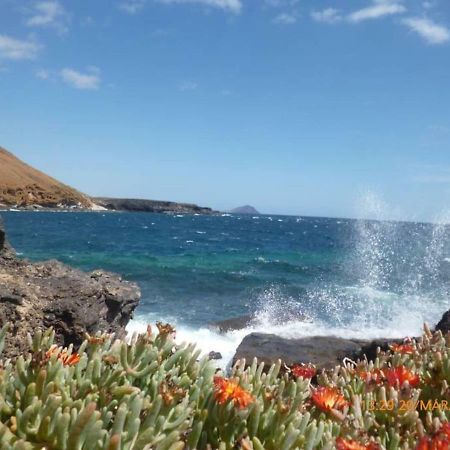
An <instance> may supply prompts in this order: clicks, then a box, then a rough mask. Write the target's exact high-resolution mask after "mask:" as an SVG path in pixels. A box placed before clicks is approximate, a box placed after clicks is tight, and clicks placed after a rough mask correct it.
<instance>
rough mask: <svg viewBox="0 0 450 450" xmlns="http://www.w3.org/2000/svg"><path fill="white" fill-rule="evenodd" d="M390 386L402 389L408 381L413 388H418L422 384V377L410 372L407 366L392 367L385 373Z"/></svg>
mask: <svg viewBox="0 0 450 450" xmlns="http://www.w3.org/2000/svg"><path fill="white" fill-rule="evenodd" d="M384 374H385V376H386V379H387V382H388V384H389V386H393V387H396V386H397V385H398V386H399V387H402V386H403V384H404V383H405V382H406V381H407V382H408V383H409V385H410V386H411V387H413V388H414V387H416V386H418V385H419V383H420V377H419V375H417V374H416V373H414V372H411V371H410V370H408V369H407V368H406V367H405V366H399V367H392V368H390V369H387V370H385V371H384Z"/></svg>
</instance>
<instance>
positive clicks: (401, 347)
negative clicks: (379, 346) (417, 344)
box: [390, 343, 415, 355]
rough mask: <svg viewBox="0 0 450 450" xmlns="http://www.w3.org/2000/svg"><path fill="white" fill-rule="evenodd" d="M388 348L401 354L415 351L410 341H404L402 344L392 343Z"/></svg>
mask: <svg viewBox="0 0 450 450" xmlns="http://www.w3.org/2000/svg"><path fill="white" fill-rule="evenodd" d="M390 349H391V350H392V351H393V352H394V353H401V354H403V355H412V354H413V353H414V351H415V348H414V346H413V345H412V344H410V343H404V344H392V345H391V346H390Z"/></svg>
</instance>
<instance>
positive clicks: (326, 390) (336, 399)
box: [311, 386, 349, 411]
mask: <svg viewBox="0 0 450 450" xmlns="http://www.w3.org/2000/svg"><path fill="white" fill-rule="evenodd" d="M311 399H312V401H313V403H314V404H315V405H316V406H317V407H318V408H319V409H321V410H322V411H331V410H332V409H338V410H339V409H344V408H345V407H346V406H348V404H349V403H348V402H347V400H345V397H344V396H343V395H342V393H341V392H340V391H339V390H338V389H337V388H335V387H325V386H320V387H318V388H316V389H313V390H312V393H311Z"/></svg>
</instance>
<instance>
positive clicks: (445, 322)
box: [436, 310, 450, 333]
mask: <svg viewBox="0 0 450 450" xmlns="http://www.w3.org/2000/svg"><path fill="white" fill-rule="evenodd" d="M436 330H440V331H442V332H443V333H448V332H449V331H450V310H448V311H447V312H446V313H444V315H443V316H442V319H441V320H440V321H439V323H438V324H437V325H436Z"/></svg>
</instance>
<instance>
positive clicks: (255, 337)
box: [233, 333, 399, 369]
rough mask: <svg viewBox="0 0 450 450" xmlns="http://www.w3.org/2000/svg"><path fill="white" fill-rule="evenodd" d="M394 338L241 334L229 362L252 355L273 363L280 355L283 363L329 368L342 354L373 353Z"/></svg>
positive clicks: (366, 354)
mask: <svg viewBox="0 0 450 450" xmlns="http://www.w3.org/2000/svg"><path fill="white" fill-rule="evenodd" d="M393 342H399V340H398V339H395V340H378V341H368V340H367V341H365V340H358V339H342V338H337V337H333V336H314V337H305V338H300V339H286V338H282V337H280V336H276V335H273V334H263V333H253V334H250V335H248V336H246V337H245V338H244V340H243V341H242V342H241V344H240V345H239V347H238V348H237V350H236V354H235V356H234V358H233V363H234V362H236V361H237V360H238V359H244V358H245V360H246V361H247V363H248V364H251V362H252V360H253V358H255V357H256V358H258V360H259V361H260V362H264V363H266V364H269V365H270V364H273V363H275V362H276V361H277V360H278V359H281V360H282V361H283V362H284V363H285V364H287V365H292V364H298V363H312V364H314V365H316V366H317V368H318V369H330V368H333V367H334V366H336V365H337V364H340V363H341V362H342V360H343V359H344V358H345V357H348V358H351V359H359V358H363V357H364V356H367V358H368V359H374V358H375V357H376V352H377V348H378V347H381V349H382V350H386V349H387V348H388V346H389V344H392V343H393Z"/></svg>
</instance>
